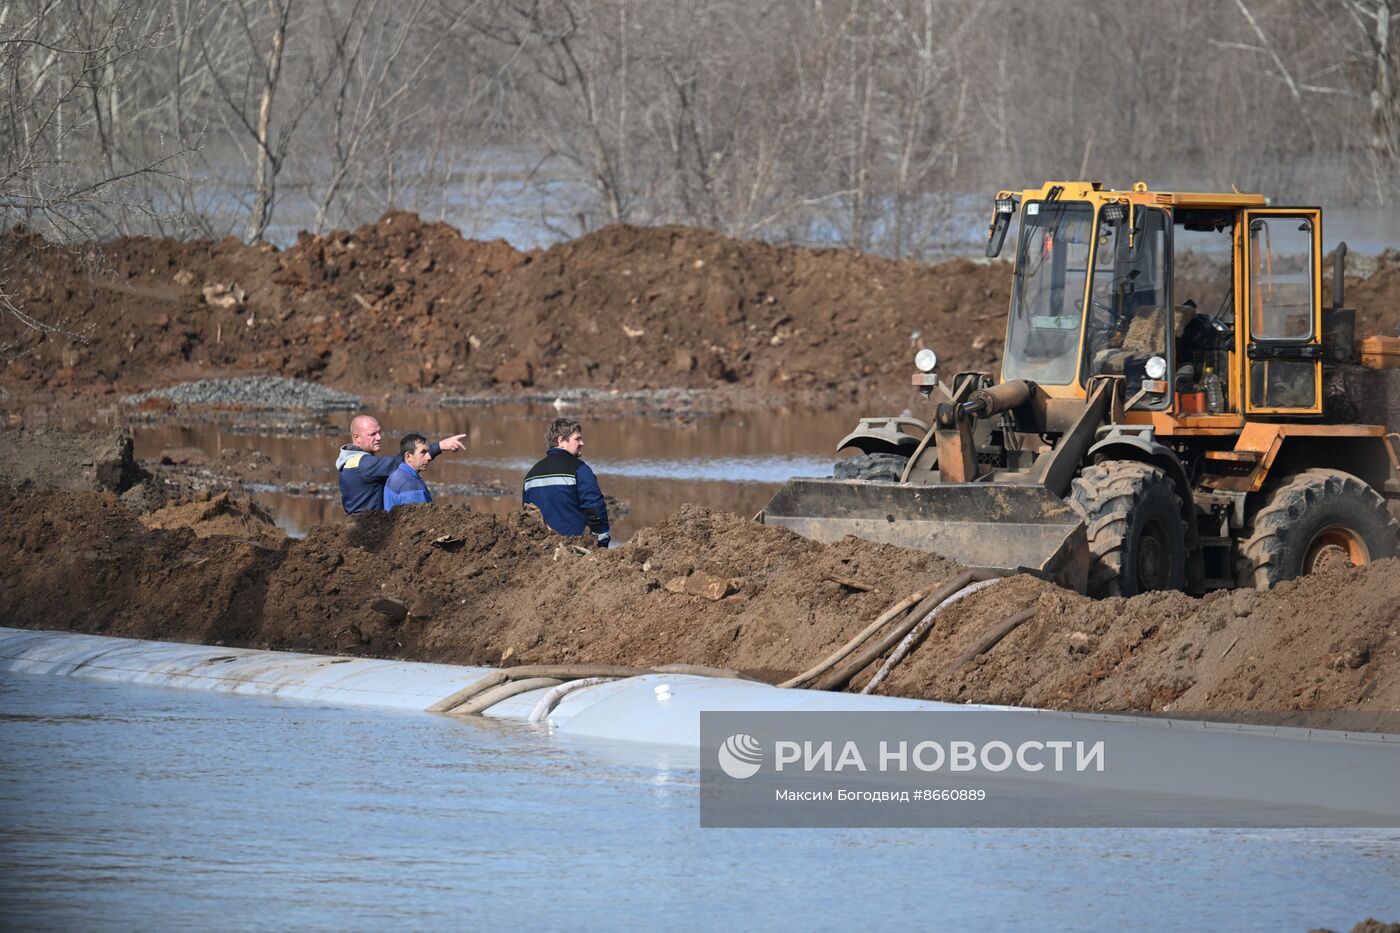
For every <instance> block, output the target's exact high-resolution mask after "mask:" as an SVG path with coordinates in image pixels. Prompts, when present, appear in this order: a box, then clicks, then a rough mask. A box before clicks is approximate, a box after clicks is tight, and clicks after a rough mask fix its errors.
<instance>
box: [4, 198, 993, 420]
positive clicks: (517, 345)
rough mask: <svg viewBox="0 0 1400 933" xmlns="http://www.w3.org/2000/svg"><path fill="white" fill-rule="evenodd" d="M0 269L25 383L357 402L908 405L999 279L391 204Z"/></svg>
mask: <svg viewBox="0 0 1400 933" xmlns="http://www.w3.org/2000/svg"><path fill="white" fill-rule="evenodd" d="M0 269H4V270H6V276H7V278H8V279H9V280H10V281H9V287H10V288H11V290H12V292H13V294H14V296H15V298H16V299H17V300H18V301H19V302H20V303H21V305H22V306H23V307H24V308H25V309H26V311H27V313H28V314H30V315H32V316H33V317H35V318H38V319H40V320H43V321H46V322H50V323H53V324H57V325H61V326H63V327H65V328H67V329H70V330H73V331H75V332H79V333H81V334H83V335H84V336H85V338H86V339H87V340H88V343H87V345H78V344H73V343H70V342H68V341H64V340H61V339H53V340H47V341H42V340H40V338H39V336H38V335H37V334H36V333H35V332H32V331H28V330H26V329H25V328H24V327H23V326H22V325H20V324H19V322H18V321H16V320H15V319H13V318H11V317H9V316H5V317H4V318H3V319H2V320H0V344H4V343H11V344H14V345H15V347H17V348H18V350H20V351H21V352H22V351H25V350H32V351H33V352H29V353H23V352H22V355H21V356H20V357H19V359H17V360H15V361H14V362H12V363H10V364H9V365H7V366H6V367H5V370H4V372H3V377H2V378H3V381H4V382H6V383H9V384H11V385H13V386H14V387H15V388H17V389H20V390H26V389H27V390H30V391H32V390H35V389H38V388H41V387H48V388H55V389H75V388H83V387H86V388H90V389H94V390H99V391H104V392H106V391H130V390H133V389H138V388H148V387H151V386H156V385H163V384H168V383H171V382H177V381H183V380H186V379H189V378H193V377H195V376H204V375H207V374H208V372H209V371H210V370H218V371H223V372H244V371H258V372H264V373H273V374H280V375H285V376H288V377H297V378H312V379H316V380H318V381H322V382H327V383H333V384H336V385H339V386H342V387H344V388H349V389H354V390H366V389H379V388H385V387H389V388H399V389H420V388H427V387H435V388H439V389H444V390H451V391H483V390H485V391H490V390H493V389H494V390H507V391H516V392H518V391H519V390H520V389H521V388H522V387H532V388H533V389H535V390H544V391H548V390H552V389H562V388H569V387H605V388H610V389H611V388H618V389H624V390H633V389H645V388H656V387H662V386H666V387H672V386H676V387H688V388H713V387H728V386H732V385H734V384H735V383H736V382H740V381H742V382H743V383H745V384H746V385H748V386H750V387H756V388H758V389H760V390H763V391H770V390H771V391H792V392H802V393H809V394H814V395H818V396H820V395H827V396H833V395H835V396H839V395H859V394H870V393H887V394H890V395H892V396H895V397H899V398H903V397H904V396H905V395H907V391H906V382H907V379H906V377H905V375H904V373H905V371H906V370H907V369H908V367H909V359H910V357H911V355H912V351H913V349H914V347H915V346H916V345H920V344H923V343H927V344H929V345H932V346H935V347H937V349H938V350H939V352H940V354H941V355H942V356H943V358H944V359H945V360H946V362H947V368H948V371H949V372H951V371H953V370H955V369H959V368H970V367H987V366H992V365H994V364H995V363H996V361H997V359H998V353H999V343H1000V340H999V332H1000V330H1001V327H1002V321H1003V320H1004V315H1005V307H1006V303H1007V294H1008V293H1007V289H1008V287H1009V276H1008V275H1007V272H1006V269H1005V267H1004V266H1002V265H996V266H991V265H985V264H977V263H973V262H968V261H956V262H950V263H944V264H941V265H934V266H930V265H925V264H921V263H914V262H892V261H888V260H883V259H878V258H874V257H869V256H865V255H862V254H860V253H856V252H851V251H845V250H808V249H797V248H789V247H774V246H771V245H769V244H766V243H762V242H751V241H739V240H732V239H728V238H726V237H723V236H721V235H719V234H715V233H711V232H708V231H704V230H698V229H691V228H682V227H660V228H637V227H627V226H614V227H608V228H605V229H603V230H600V231H598V232H596V233H593V234H590V235H588V236H585V237H583V238H581V239H579V240H576V241H572V242H568V243H563V244H560V245H558V246H555V247H552V248H550V249H547V250H542V251H533V252H529V253H521V252H519V251H517V250H515V249H513V248H512V247H510V246H509V245H507V244H506V243H504V242H501V241H495V242H489V243H481V242H476V241H471V240H465V239H463V238H462V237H461V236H460V235H459V234H458V233H457V232H456V231H455V230H454V229H453V228H451V227H448V226H446V225H444V224H433V223H425V222H423V221H421V220H420V219H419V218H417V217H416V216H414V215H412V214H407V213H402V212H390V213H388V214H386V215H385V216H384V217H383V218H381V219H380V220H379V221H378V222H377V223H375V224H370V225H366V226H363V227H360V228H359V229H357V230H354V231H348V232H347V231H338V232H335V233H331V234H327V235H325V236H320V237H312V236H308V235H304V236H303V237H302V238H301V239H300V240H298V242H297V243H296V245H295V246H293V247H292V248H290V249H288V250H287V251H285V252H280V253H279V252H278V251H276V250H275V249H273V248H272V247H269V246H256V247H255V246H246V245H244V244H241V243H239V242H237V241H236V240H232V239H227V240H222V241H218V242H213V241H191V242H179V241H175V240H168V239H150V238H143V237H137V238H127V239H120V240H114V241H112V242H109V243H105V244H100V245H92V244H89V245H84V246H81V247H78V248H76V249H75V248H60V247H57V246H54V245H52V244H48V243H46V242H45V241H43V240H42V239H41V238H40V237H37V236H35V235H33V234H28V233H25V232H23V231H22V230H18V229H17V230H12V231H10V232H8V233H6V234H4V235H3V236H0Z"/></svg>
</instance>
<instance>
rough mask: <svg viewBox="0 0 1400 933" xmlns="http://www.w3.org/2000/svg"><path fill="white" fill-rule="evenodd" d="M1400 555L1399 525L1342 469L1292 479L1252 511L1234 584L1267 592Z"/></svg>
mask: <svg viewBox="0 0 1400 933" xmlns="http://www.w3.org/2000/svg"><path fill="white" fill-rule="evenodd" d="M1397 553H1400V523H1397V522H1396V520H1395V517H1394V516H1393V515H1391V514H1390V510H1389V509H1388V508H1387V507H1386V502H1385V499H1383V498H1381V496H1380V494H1379V493H1377V492H1376V491H1375V490H1374V489H1372V488H1371V487H1370V486H1368V485H1367V484H1366V483H1364V482H1363V481H1362V480H1360V479H1359V478H1357V477H1355V476H1353V475H1351V474H1350V473H1343V472H1342V471H1341V470H1325V469H1315V470H1304V471H1303V472H1302V473H1297V474H1295V475H1293V476H1291V477H1288V478H1287V479H1286V480H1284V481H1283V483H1282V484H1280V485H1279V486H1278V487H1276V488H1275V489H1274V491H1273V492H1271V493H1269V496H1268V498H1267V499H1266V500H1265V502H1264V504H1263V505H1262V506H1261V507H1260V508H1259V510H1258V511H1257V512H1255V513H1254V519H1253V521H1251V522H1250V525H1249V533H1248V534H1247V535H1246V537H1245V538H1244V540H1242V541H1241V542H1240V550H1239V560H1238V564H1237V574H1236V581H1235V582H1236V583H1238V584H1239V585H1240V586H1253V587H1257V588H1259V589H1268V588H1270V587H1272V586H1275V585H1277V584H1279V583H1282V582H1283V581H1285V580H1292V579H1293V578H1294V577H1301V576H1304V575H1306V574H1309V573H1312V572H1314V571H1316V570H1322V569H1325V568H1327V567H1333V566H1354V567H1359V566H1362V565H1363V564H1369V563H1370V562H1371V561H1373V560H1381V559H1383V558H1386V557H1394V556H1395V555H1396V554H1397Z"/></svg>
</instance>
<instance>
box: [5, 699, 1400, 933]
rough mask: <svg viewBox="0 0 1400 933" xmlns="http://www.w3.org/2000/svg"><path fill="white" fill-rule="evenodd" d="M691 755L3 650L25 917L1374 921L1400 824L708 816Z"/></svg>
mask: <svg viewBox="0 0 1400 933" xmlns="http://www.w3.org/2000/svg"><path fill="white" fill-rule="evenodd" d="M697 782H698V775H697V772H696V770H695V768H694V761H693V760H691V756H690V754H689V753H685V754H679V753H676V752H667V751H664V750H658V749H655V748H651V747H647V746H638V745H621V744H602V743H590V742H581V741H578V740H570V741H564V740H560V739H557V738H549V737H547V736H544V735H541V734H539V733H536V732H533V731H530V730H529V729H528V728H527V727H505V726H501V725H499V724H490V723H468V722H460V721H456V720H453V719H450V718H447V717H440V716H432V715H429V714H395V713H389V712H378V711H374V712H367V711H360V710H350V709H339V708H327V707H321V706H317V705H314V704H308V703H294V702H291V701H275V700H266V699H254V698H249V697H232V696H223V695H218V694H207V693H202V692H198V691H182V690H173V689H161V688H151V687H133V686H129V685H121V684H107V683H101V682H96V681H85V680H81V679H74V678H66V677H44V676H37V675H26V674H12V673H0V928H4V929H55V930H79V929H81V930H105V929H131V928H138V927H139V928H142V929H157V930H166V929H214V930H226V929H227V930H243V929H252V930H266V929H275V930H284V929H296V930H337V931H338V930H375V929H389V928H392V929H410V930H416V929H425V930H465V929H486V928H502V927H506V926H510V927H513V928H518V929H530V928H537V927H540V926H546V925H547V926H550V927H563V926H567V927H569V928H571V929H617V928H621V927H624V926H627V927H634V926H642V925H644V926H645V927H646V928H650V929H660V930H671V929H675V930H690V929H726V930H738V929H753V928H759V927H770V928H777V929H791V930H813V929H816V930H843V931H849V930H851V929H861V930H873V929H898V930H908V929H958V930H982V929H1012V928H1015V929H1029V930H1103V929H1134V930H1137V929H1141V930H1158V929H1161V930H1173V929H1190V930H1269V931H1294V930H1296V931H1298V933H1302V931H1305V930H1308V929H1310V928H1312V927H1318V926H1327V927H1331V928H1333V929H1336V930H1348V929H1350V928H1351V926H1352V925H1353V924H1355V923H1356V922H1357V921H1358V920H1360V919H1362V918H1365V917H1367V916H1377V917H1380V918H1382V919H1387V920H1395V919H1397V918H1400V882H1397V879H1400V833H1394V832H1356V831H1316V830H1309V831H1305V832H1304V831H1296V832H1295V831H1289V832H1280V831H1270V832H1261V831H1249V832H1243V831H1186V830H1158V831H1102V830H1100V831H1075V830H1053V831H1052V830H1026V831H1008V830H917V831H916V830H909V831H852V830H843V831H836V830H830V831H816V830H702V829H700V828H699V826H698V821H699V816H698V797H697Z"/></svg>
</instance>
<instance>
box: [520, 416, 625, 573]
mask: <svg viewBox="0 0 1400 933" xmlns="http://www.w3.org/2000/svg"><path fill="white" fill-rule="evenodd" d="M545 442H546V443H547V444H549V452H548V453H546V454H545V455H544V459H543V460H541V461H540V462H539V463H537V464H535V465H534V466H532V467H530V472H528V473H526V474H525V494H524V501H525V504H526V505H533V506H537V507H538V508H539V510H540V514H542V515H543V516H544V521H545V524H546V525H548V526H549V527H550V528H552V529H553V530H554V531H555V532H557V533H558V534H561V535H568V536H569V537H575V536H577V535H581V534H583V532H584V529H588V530H589V531H592V532H593V533H594V534H595V535H597V536H598V543H599V544H600V545H602V546H603V547H607V546H608V544H609V543H610V542H611V541H612V532H611V530H610V529H609V527H608V506H607V503H606V502H604V501H603V491H602V490H601V489H599V488H598V477H596V476H594V475H593V469H592V468H591V467H590V466H589V465H588V464H586V463H584V462H583V460H582V459H581V458H580V457H579V452H580V451H582V450H583V427H582V426H581V425H580V424H579V423H578V422H577V421H575V420H574V419H572V418H555V419H554V420H553V421H552V422H550V424H549V427H548V428H547V429H546V430H545Z"/></svg>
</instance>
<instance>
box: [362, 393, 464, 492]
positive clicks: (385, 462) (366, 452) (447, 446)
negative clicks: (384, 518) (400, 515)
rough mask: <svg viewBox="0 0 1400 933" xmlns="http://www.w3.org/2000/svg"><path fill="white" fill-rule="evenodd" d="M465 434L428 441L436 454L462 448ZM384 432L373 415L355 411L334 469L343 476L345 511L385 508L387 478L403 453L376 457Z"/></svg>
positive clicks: (432, 451) (397, 464) (429, 448)
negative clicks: (433, 441)
mask: <svg viewBox="0 0 1400 933" xmlns="http://www.w3.org/2000/svg"><path fill="white" fill-rule="evenodd" d="M464 437H466V435H465V434H454V435H452V436H451V437H444V438H443V439H442V440H440V441H438V442H437V443H435V444H429V445H428V453H429V455H430V456H431V457H436V456H438V455H439V454H440V453H442V452H443V451H444V450H463V449H465V448H466V444H464V443H462V438H464ZM383 443H384V433H383V431H382V430H381V429H380V427H379V421H378V420H377V419H376V418H375V417H374V416H373V415H356V416H355V418H354V420H353V421H351V422H350V443H348V444H346V445H345V446H344V447H342V448H340V454H339V455H338V456H337V457H336V458H335V471H336V473H337V474H338V475H339V477H340V504H341V505H342V506H344V507H345V514H347V515H353V514H355V513H356V512H372V511H380V510H382V509H383V508H384V482H385V480H387V479H388V478H389V476H390V475H391V474H392V473H393V472H394V471H395V470H396V469H398V467H399V464H401V463H403V458H402V457H376V456H375V454H377V453H378V452H379V448H380V447H381V446H383Z"/></svg>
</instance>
